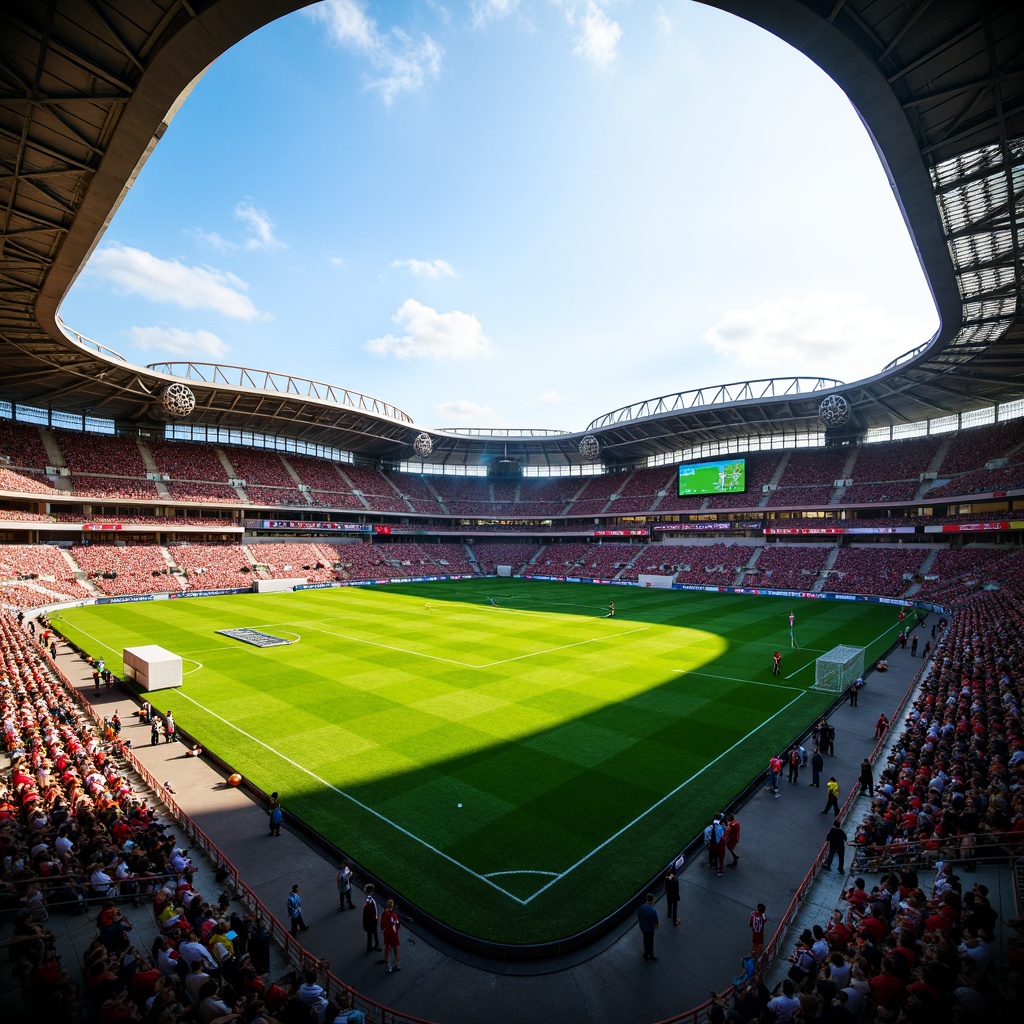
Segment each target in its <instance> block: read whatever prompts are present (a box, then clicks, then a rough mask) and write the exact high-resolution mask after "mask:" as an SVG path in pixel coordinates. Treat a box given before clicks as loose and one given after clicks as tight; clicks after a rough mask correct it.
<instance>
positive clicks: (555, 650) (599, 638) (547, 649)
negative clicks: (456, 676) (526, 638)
mask: <svg viewBox="0 0 1024 1024" xmlns="http://www.w3.org/2000/svg"><path fill="white" fill-rule="evenodd" d="M650 628H651V627H650V626H640V627H638V628H637V629H625V630H623V631H622V632H621V633H609V634H608V635H607V636H592V637H591V638H590V639H589V640H577V641H576V642H575V643H571V644H562V646H561V647H545V648H544V650H543V651H532V652H531V653H530V654H517V655H516V656H515V657H514V658H503V659H502V660H501V661H489V662H488V663H487V664H486V665H473V666H472V667H473V668H494V666H495V665H508V664H510V663H511V662H513V661H523V660H524V659H525V658H539V657H540V656H541V655H542V654H557V653H558V652H559V651H567V650H569V648H570V647H583V646H584V644H599V643H602V642H603V641H605V640H615V639H616V638H618V637H620V636H629V635H630V633H643V632H645V631H646V630H648V629H650Z"/></svg>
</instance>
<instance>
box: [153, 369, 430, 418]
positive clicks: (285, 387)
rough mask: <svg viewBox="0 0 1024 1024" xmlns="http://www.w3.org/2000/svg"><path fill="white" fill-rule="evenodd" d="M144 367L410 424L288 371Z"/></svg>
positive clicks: (371, 402) (354, 394)
mask: <svg viewBox="0 0 1024 1024" xmlns="http://www.w3.org/2000/svg"><path fill="white" fill-rule="evenodd" d="M146 369H147V370H153V371H154V372H156V373H162V374H167V375H169V376H172V377H177V378H179V379H180V380H187V381H199V382H201V383H203V384H227V385H230V386H231V387H235V388H248V389H249V390H251V391H270V392H274V393H277V394H286V395H297V396H299V397H301V398H313V399H315V400H316V401H318V402H329V403H330V404H331V405H338V406H345V407H347V408H349V409H359V410H360V411H361V412H371V413H373V414H374V415H375V416H386V417H387V418H388V419H391V420H400V421H401V422H402V423H412V421H413V420H412V417H411V416H410V415H409V414H408V413H405V412H402V410H401V409H399V408H398V407H397V406H394V405H391V404H389V403H388V402H384V401H382V400H381V399H379V398H370V397H369V396H368V395H362V394H360V393H359V392H358V391H349V389H348V388H339V387H336V386H335V385H333V384H324V383H323V382H322V381H318V380H309V379H308V378H306V377H296V376H295V375H294V374H291V373H275V372H274V371H273V370H254V369H252V368H251V367H248V366H228V365H226V364H224V363H192V362H182V363H149V364H148V365H147V366H146Z"/></svg>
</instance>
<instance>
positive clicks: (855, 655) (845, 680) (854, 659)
mask: <svg viewBox="0 0 1024 1024" xmlns="http://www.w3.org/2000/svg"><path fill="white" fill-rule="evenodd" d="M863 674H864V648H863V647H848V646H847V645H846V644H840V645H839V646H838V647H833V648H832V650H831V651H828V652H827V653H826V654H823V655H822V656H821V657H820V658H818V660H817V661H816V662H815V663H814V689H815V690H823V691H824V692H825V693H842V692H843V690H845V689H846V688H847V687H848V686H849V685H850V684H851V683H852V682H853V681H854V680H855V679H856V678H857V677H858V676H862V675H863Z"/></svg>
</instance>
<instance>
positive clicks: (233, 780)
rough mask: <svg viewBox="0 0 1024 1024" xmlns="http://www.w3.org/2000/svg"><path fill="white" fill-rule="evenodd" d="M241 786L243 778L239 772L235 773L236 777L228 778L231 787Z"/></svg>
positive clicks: (230, 776)
mask: <svg viewBox="0 0 1024 1024" xmlns="http://www.w3.org/2000/svg"><path fill="white" fill-rule="evenodd" d="M241 784H242V776H241V775H239V774H238V772H235V774H234V775H229V776H228V785H229V786H240V785H241Z"/></svg>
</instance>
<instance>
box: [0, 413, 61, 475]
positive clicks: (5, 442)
mask: <svg viewBox="0 0 1024 1024" xmlns="http://www.w3.org/2000/svg"><path fill="white" fill-rule="evenodd" d="M0 460H6V461H7V462H8V464H9V465H11V466H22V467H24V468H26V469H39V470H41V469H45V468H46V466H48V465H49V464H50V457H49V456H48V455H47V454H46V445H44V444H43V440H42V438H41V437H40V436H39V427H34V426H29V425H28V424H26V423H14V422H12V421H11V420H4V419H0Z"/></svg>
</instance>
